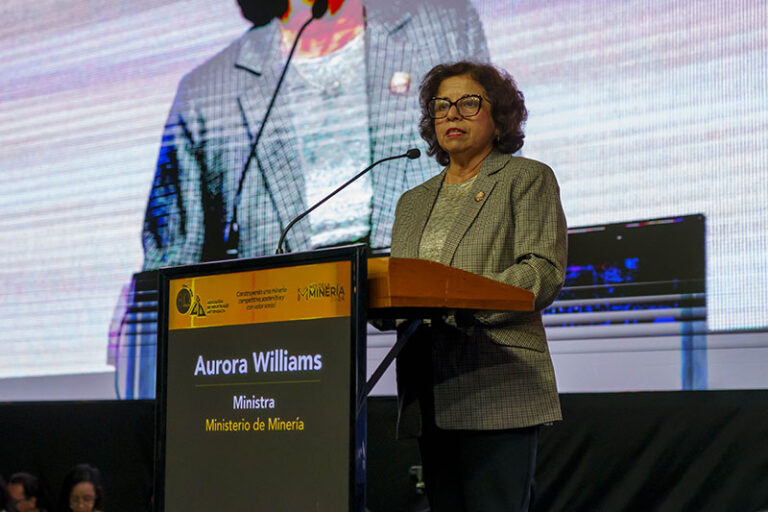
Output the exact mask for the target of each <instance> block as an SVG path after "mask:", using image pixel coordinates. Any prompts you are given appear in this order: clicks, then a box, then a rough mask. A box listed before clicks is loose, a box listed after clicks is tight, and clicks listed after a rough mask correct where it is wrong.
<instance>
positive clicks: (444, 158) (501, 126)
mask: <svg viewBox="0 0 768 512" xmlns="http://www.w3.org/2000/svg"><path fill="white" fill-rule="evenodd" d="M459 75H469V76H471V77H472V79H473V80H474V81H475V82H477V83H478V84H480V85H481V86H482V87H483V89H485V93H486V96H487V98H488V100H489V102H490V103H491V116H492V117H493V122H494V124H495V125H496V129H497V130H498V132H499V135H498V137H497V138H496V140H494V142H493V145H494V146H495V147H496V149H498V150H499V151H501V152H502V153H507V154H511V153H514V152H516V151H518V150H519V149H520V148H522V147H523V141H524V139H525V133H524V132H523V125H524V124H525V121H526V119H528V110H527V109H526V108H525V98H524V97H523V93H522V92H521V91H520V90H519V89H518V88H517V84H516V83H515V80H514V79H513V78H512V76H511V75H510V74H509V73H507V72H506V71H504V70H503V69H498V68H496V67H495V66H492V65H491V64H485V63H480V62H470V61H459V62H456V63H453V64H438V65H437V66H435V67H433V68H432V69H431V70H429V72H428V73H427V74H426V75H425V76H424V79H423V80H422V81H421V90H420V92H419V105H420V106H421V120H420V121H419V133H420V134H421V138H423V139H424V140H425V141H426V142H427V144H429V150H428V151H427V154H428V155H429V156H434V157H435V159H436V160H437V161H438V162H439V163H440V164H441V165H448V164H449V163H450V158H449V157H448V153H447V152H446V151H445V150H443V148H441V147H440V144H438V142H437V134H436V133H435V121H434V119H432V118H431V117H430V116H429V110H428V109H427V106H428V104H429V100H431V99H432V98H434V97H435V95H436V94H437V90H438V89H439V88H440V84H441V83H442V82H443V80H445V79H446V78H451V77H453V76H459Z"/></svg>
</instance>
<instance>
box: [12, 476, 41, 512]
mask: <svg viewBox="0 0 768 512" xmlns="http://www.w3.org/2000/svg"><path fill="white" fill-rule="evenodd" d="M7 492H8V512H36V511H37V510H39V506H40V501H41V499H40V495H41V490H40V482H39V481H38V479H37V477H35V476H33V475H30V474H29V473H15V474H13V475H11V478H10V479H8V490H7Z"/></svg>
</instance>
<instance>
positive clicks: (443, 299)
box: [155, 245, 533, 512]
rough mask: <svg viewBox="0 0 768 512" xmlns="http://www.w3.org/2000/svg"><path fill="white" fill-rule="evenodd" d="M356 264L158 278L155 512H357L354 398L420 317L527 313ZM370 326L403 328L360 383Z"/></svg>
mask: <svg viewBox="0 0 768 512" xmlns="http://www.w3.org/2000/svg"><path fill="white" fill-rule="evenodd" d="M366 255H367V251H366V248H365V246H363V245H355V246H348V247H337V248H331V249H325V250H318V251H312V252H307V253H294V254H284V255H278V256H268V257H263V258H254V259H250V260H230V261H222V262H215V263H208V264H201V265H193V266H188V267H175V268H166V269H161V270H160V272H159V284H160V286H159V290H158V292H159V302H160V307H159V311H158V331H157V332H158V365H157V385H158V387H157V389H158V394H157V415H156V422H157V424H156V426H157V428H156V446H157V451H158V453H157V457H156V466H155V478H156V484H155V498H156V509H155V510H157V511H158V512H159V511H161V510H177V509H178V510H188V511H190V512H195V511H196V510H200V511H201V512H202V511H207V510H211V509H214V510H215V509H219V510H252V509H258V510H271V511H273V512H293V511H295V510H332V511H333V512H344V511H347V512H363V511H364V509H365V438H366V424H365V421H366V414H365V403H366V398H367V396H368V394H369V392H370V390H371V389H372V388H373V386H374V385H375V384H376V382H377V381H378V379H379V378H380V377H381V375H382V374H383V373H384V371H385V370H386V368H387V367H388V366H389V364H391V362H392V360H394V358H395V357H396V356H397V354H398V353H399V351H400V350H401V349H402V347H403V346H404V345H405V344H406V343H407V341H408V339H409V338H410V337H411V335H412V334H413V333H414V332H415V331H416V329H417V328H418V326H419V325H421V323H422V320H423V319H427V318H431V319H434V318H439V317H440V316H442V315H443V314H445V313H446V312H447V311H448V310H455V309H482V310H518V311H530V310H532V309H533V294H532V293H531V292H529V291H526V290H521V289H519V288H515V287H512V286H507V285H504V284H502V283H499V282H496V281H493V280H491V279H487V278H485V277H481V276H478V275H474V274H472V273H469V272H465V271H462V270H458V269H455V268H451V267H446V266H445V265H441V264H439V263H434V262H430V261H425V260H415V259H398V258H367V257H366ZM369 319H371V320H379V319H385V320H386V321H389V323H391V324H393V325H394V319H399V320H402V322H401V323H400V325H399V327H398V337H397V341H396V343H395V345H394V346H393V347H392V349H391V350H390V351H389V353H388V354H387V356H386V357H385V359H384V360H383V361H382V362H381V364H380V365H379V367H378V368H377V369H376V371H375V372H374V373H373V375H372V376H371V378H370V379H368V381H367V382H366V381H365V376H366V368H365V362H366V357H365V351H366V323H367V321H368V320H369ZM320 460H322V461H323V463H324V464H326V466H327V467H326V468H325V469H324V471H322V472H321V473H318V471H317V466H316V462H317V461H320ZM313 461H314V462H313Z"/></svg>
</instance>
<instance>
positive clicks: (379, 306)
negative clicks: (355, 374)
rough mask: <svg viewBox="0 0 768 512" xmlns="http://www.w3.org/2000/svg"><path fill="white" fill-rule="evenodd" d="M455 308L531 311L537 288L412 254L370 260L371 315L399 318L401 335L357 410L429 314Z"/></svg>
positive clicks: (371, 316) (366, 386)
mask: <svg viewBox="0 0 768 512" xmlns="http://www.w3.org/2000/svg"><path fill="white" fill-rule="evenodd" d="M456 309H472V310H496V311H533V309H534V296H533V292H531V291H529V290H524V289H522V288H518V287H516V286H511V285H507V284H504V283H500V282H499V281H494V280H493V279H489V278H487V277H483V276H479V275H477V274H473V273H471V272H467V271H465V270H461V269H458V268H453V267H449V266H446V265H443V264H441V263H437V262H434V261H428V260H420V259H413V258H388V257H383V258H370V259H369V260H368V318H369V319H370V320H378V319H395V318H396V319H401V320H403V321H404V323H403V324H402V325H401V326H400V328H399V329H398V335H397V341H396V342H395V344H394V345H393V346H392V348H391V349H390V350H389V352H388V353H387V355H386V356H384V359H382V361H381V363H379V366H378V367H377V368H376V370H374V371H373V373H372V374H371V377H370V378H369V379H368V381H367V382H366V383H365V386H364V388H363V391H362V392H361V393H360V396H359V397H358V411H360V410H362V408H363V406H364V404H365V400H366V399H367V398H368V395H369V394H370V393H371V390H373V387H374V386H375V385H376V383H377V382H378V381H379V379H381V377H382V375H384V372H385V371H387V368H389V365H391V364H392V361H394V359H395V358H396V357H397V355H398V354H399V353H400V351H401V350H402V349H403V347H404V346H405V344H406V343H407V342H408V340H409V339H410V337H411V336H412V335H413V333H414V332H416V329H418V327H419V326H420V325H421V324H422V320H423V319H425V318H433V317H436V316H440V315H441V314H442V313H443V312H446V311H448V310H456Z"/></svg>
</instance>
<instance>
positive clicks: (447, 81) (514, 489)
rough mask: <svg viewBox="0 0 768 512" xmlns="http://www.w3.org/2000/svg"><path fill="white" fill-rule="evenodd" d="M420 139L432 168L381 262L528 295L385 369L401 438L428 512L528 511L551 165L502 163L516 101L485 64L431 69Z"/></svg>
mask: <svg viewBox="0 0 768 512" xmlns="http://www.w3.org/2000/svg"><path fill="white" fill-rule="evenodd" d="M420 104H421V122H420V128H421V135H422V136H423V137H424V139H425V140H426V141H427V143H428V144H429V148H430V149H429V154H430V155H434V156H435V159H436V160H437V161H438V162H439V163H440V164H442V165H445V166H446V167H445V169H444V170H443V171H442V173H440V174H439V175H438V176H435V177H434V178H431V179H430V180H428V181H426V182H425V183H423V184H421V185H419V186H417V187H415V188H413V189H411V190H409V191H407V192H406V193H405V194H404V195H403V196H402V198H401V199H400V201H399V202H398V205H397V210H396V214H395V224H394V227H393V231H392V256H397V257H407V258H422V259H428V260H433V261H437V262H440V263H443V264H446V265H451V266H453V267H457V268H460V269H463V270H467V271H470V272H473V273H475V274H479V275H483V276H486V277H489V278H491V279H495V280H497V281H501V282H503V283H506V284H510V285H514V286H518V287H522V288H525V289H528V290H530V291H532V292H533V293H534V296H535V311H533V312H530V313H527V312H526V313H517V312H515V313H512V312H491V311H486V312H475V313H469V312H467V313H461V312H460V313H456V314H453V315H449V316H448V317H447V318H446V319H444V320H443V319H436V320H433V321H432V322H431V323H430V324H429V325H427V326H423V327H421V328H420V330H418V331H417V332H416V338H417V339H415V340H411V341H410V342H409V343H408V345H406V347H405V349H404V350H403V352H402V353H401V354H400V356H399V357H398V361H397V379H398V394H399V406H400V411H399V413H400V415H399V419H398V432H399V434H400V435H401V436H418V438H419V446H420V449H421V454H422V462H423V467H424V479H425V483H426V489H427V495H428V498H429V501H430V504H431V506H432V510H433V511H434V512H444V511H474V510H482V511H484V512H493V511H499V512H501V511H504V512H509V511H517V510H528V506H529V503H530V498H531V489H532V483H533V473H534V468H535V460H536V444H537V438H538V426H540V425H542V424H545V423H549V422H552V421H555V420H559V419H561V412H560V404H559V399H558V394H557V387H556V383H555V375H554V371H553V367H552V361H551V358H550V354H549V349H548V347H547V340H546V336H545V332H544V327H543V324H542V320H541V310H542V309H544V308H545V307H546V306H547V305H549V304H550V303H551V302H552V301H553V300H554V299H555V297H556V296H557V295H558V293H559V291H560V289H561V287H562V284H563V280H564V275H565V264H566V244H567V241H566V240H567V239H566V222H565V217H564V214H563V210H562V206H561V203H560V193H559V187H558V184H557V181H556V179H555V176H554V173H553V172H552V170H551V169H550V168H549V167H548V166H547V165H545V164H543V163H540V162H537V161H534V160H530V159H526V158H521V157H516V156H513V155H512V154H513V153H515V152H517V151H518V150H519V149H520V148H521V147H522V145H523V139H524V133H523V123H524V122H525V120H526V118H527V110H526V108H525V104H524V99H523V95H522V93H521V92H520V91H519V90H518V89H517V86H516V84H515V82H514V80H513V79H512V77H511V76H509V75H508V74H507V73H506V72H505V71H502V70H497V69H496V68H494V67H493V66H491V65H488V64H476V63H471V62H459V63H455V64H446V65H439V66H437V67H435V68H434V69H432V70H431V71H430V72H429V73H428V74H427V75H426V77H425V78H424V81H423V82H422V85H421V93H420Z"/></svg>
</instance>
